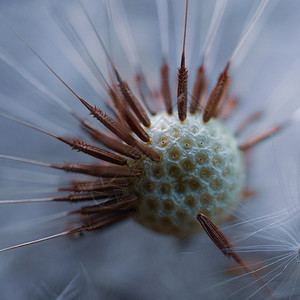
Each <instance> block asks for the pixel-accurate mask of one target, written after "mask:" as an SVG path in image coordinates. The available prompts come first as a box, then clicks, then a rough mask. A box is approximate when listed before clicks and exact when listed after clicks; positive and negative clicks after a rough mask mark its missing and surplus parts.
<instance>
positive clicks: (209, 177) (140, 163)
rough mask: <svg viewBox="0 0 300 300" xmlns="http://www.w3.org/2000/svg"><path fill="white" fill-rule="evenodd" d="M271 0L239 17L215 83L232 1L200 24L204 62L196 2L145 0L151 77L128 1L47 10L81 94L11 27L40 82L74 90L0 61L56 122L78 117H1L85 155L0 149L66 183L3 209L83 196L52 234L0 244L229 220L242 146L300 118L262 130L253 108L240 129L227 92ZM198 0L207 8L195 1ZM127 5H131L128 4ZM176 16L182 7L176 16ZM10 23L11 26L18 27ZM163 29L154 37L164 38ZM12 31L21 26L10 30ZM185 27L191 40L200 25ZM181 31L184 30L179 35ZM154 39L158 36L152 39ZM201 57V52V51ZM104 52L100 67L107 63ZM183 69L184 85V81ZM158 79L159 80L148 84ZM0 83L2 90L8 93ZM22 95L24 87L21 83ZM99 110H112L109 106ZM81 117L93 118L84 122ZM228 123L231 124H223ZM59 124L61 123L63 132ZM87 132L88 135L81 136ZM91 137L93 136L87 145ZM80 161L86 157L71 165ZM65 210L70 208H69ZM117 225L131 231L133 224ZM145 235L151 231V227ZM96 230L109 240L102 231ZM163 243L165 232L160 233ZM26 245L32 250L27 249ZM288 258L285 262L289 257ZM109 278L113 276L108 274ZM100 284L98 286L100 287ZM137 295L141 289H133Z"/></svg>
mask: <svg viewBox="0 0 300 300" xmlns="http://www.w3.org/2000/svg"><path fill="white" fill-rule="evenodd" d="M267 2H268V1H262V2H261V3H260V4H259V5H258V7H255V9H252V11H253V14H252V17H250V18H249V20H250V21H249V22H248V23H246V25H245V28H244V32H243V33H242V34H241V36H240V39H239V41H237V42H236V43H233V48H232V49H231V50H230V51H231V53H229V55H228V56H227V57H226V60H224V62H223V64H222V65H221V67H220V70H221V69H223V71H220V70H219V71H218V72H219V73H220V75H219V79H218V80H216V79H217V77H216V76H217V75H216V76H215V77H214V80H213V79H212V78H211V73H212V70H211V64H210V60H209V59H210V58H211V56H212V54H213V52H214V47H213V46H215V41H216V40H217V33H218V30H221V26H220V24H222V21H223V17H224V14H225V13H226V12H227V9H228V6H229V3H228V4H227V2H226V1H224V2H223V1H217V2H216V4H215V8H214V12H213V13H212V16H211V21H210V24H211V25H210V26H207V27H209V29H208V30H207V32H208V33H207V36H206V41H205V43H204V49H202V50H201V51H199V52H201V53H202V55H201V59H199V61H195V62H194V61H193V60H192V55H188V54H191V53H192V51H191V48H189V47H190V45H191V43H190V37H189V35H190V33H191V32H192V30H191V28H193V26H194V28H197V26H196V25H195V24H196V23H193V19H192V17H190V16H193V8H194V7H198V6H197V5H198V3H196V2H193V1H190V3H189V1H186V2H185V4H186V6H185V9H184V12H185V14H184V13H183V10H181V9H178V7H177V8H176V9H175V5H174V3H173V2H171V1H169V2H168V1H157V4H156V5H154V4H153V5H152V6H151V4H150V3H152V2H150V3H148V4H149V5H150V6H149V7H150V8H151V7H152V9H154V10H155V11H156V10H157V12H158V18H159V22H158V23H159V26H158V28H157V29H158V30H160V32H161V36H160V39H161V44H162V50H161V52H162V55H161V56H162V59H161V60H159V62H158V64H156V69H157V70H156V71H157V72H156V75H155V76H153V74H151V71H150V70H151V68H149V70H148V68H147V67H146V63H144V60H143V59H141V58H140V57H139V56H140V54H141V53H140V52H139V45H138V42H139V40H138V39H136V38H134V32H135V30H136V29H137V27H138V26H132V24H131V23H132V20H131V19H130V18H129V17H128V16H127V14H130V15H131V13H130V12H129V11H128V10H129V7H127V6H126V7H123V4H125V2H124V3H123V2H122V3H121V2H120V3H119V5H117V4H116V3H115V2H114V1H113V2H111V3H108V2H107V3H105V4H106V6H105V8H106V9H107V10H105V9H104V10H103V9H102V10H100V9H99V8H100V6H101V7H102V3H98V2H97V1H95V2H91V3H83V4H81V5H77V4H76V5H75V4H74V5H73V4H70V5H71V7H72V10H64V9H60V8H59V9H58V10H55V12H54V13H52V15H54V16H55V22H56V26H57V25H58V27H59V28H60V30H62V31H63V34H64V35H62V37H63V39H64V44H68V45H69V50H70V54H68V55H67V60H69V61H70V62H71V65H70V64H69V63H67V62H66V65H68V66H69V67H70V68H74V67H75V68H76V69H77V70H79V73H80V74H81V75H83V79H84V81H85V83H87V84H88V85H89V88H87V89H82V88H81V82H80V83H78V82H77V84H76V83H75V81H78V80H77V79H75V80H74V82H73V81H72V80H69V78H68V77H67V76H65V75H64V74H63V73H64V70H62V68H60V66H54V65H53V63H52V62H51V61H49V60H48V58H47V56H45V55H43V54H40V53H42V52H41V51H40V49H37V48H36V46H35V45H33V44H32V43H31V42H27V37H25V36H24V37H23V34H19V33H12V32H10V34H11V35H12V36H14V39H15V40H19V42H20V43H21V44H22V47H23V49H24V51H25V50H26V51H27V50H29V52H30V53H31V54H30V55H31V59H33V58H34V59H37V60H39V67H38V68H39V69H41V66H43V67H45V70H46V71H47V76H48V78H47V80H49V81H50V79H49V78H50V76H49V75H50V74H51V73H52V74H51V76H52V77H53V75H54V78H55V77H56V79H58V81H60V84H62V86H63V87H64V88H66V90H67V91H68V92H71V96H72V98H70V99H69V98H68V97H69V95H68V94H67V93H66V90H64V91H63V92H62V93H64V96H57V95H56V94H60V92H59V91H56V89H59V88H60V87H58V85H53V86H55V88H53V87H52V83H51V84H50V83H47V84H45V83H43V80H42V78H39V75H38V73H39V72H37V74H36V75H35V73H34V71H31V72H32V73H30V72H28V71H27V70H26V68H24V67H23V66H22V63H19V62H15V61H14V59H11V58H10V55H8V54H6V53H5V52H1V55H0V58H1V59H2V60H3V61H4V64H5V63H6V64H7V65H9V66H10V67H12V69H13V70H14V71H15V73H16V74H19V75H21V77H22V80H23V83H24V78H25V79H26V84H30V85H31V90H35V92H36V91H38V93H42V97H45V98H46V99H47V101H49V100H50V101H52V104H53V106H54V105H57V107H58V111H59V114H60V115H61V121H63V120H64V118H69V117H71V118H70V119H72V121H71V122H73V123H70V124H69V125H68V124H63V125H58V124H60V123H59V122H58V120H56V117H53V124H52V123H51V121H49V120H51V117H52V116H51V115H50V113H49V114H48V115H46V114H44V116H45V120H43V119H42V120H41V117H40V116H39V117H33V118H29V119H28V117H27V116H26V115H25V114H22V111H20V110H19V109H16V110H14V109H12V106H11V105H9V104H7V103H5V104H4V105H3V110H4V111H8V113H7V112H3V110H2V112H1V116H2V117H4V118H6V119H9V121H13V122H17V123H19V124H21V125H22V126H25V127H29V128H31V129H34V131H37V134H38V136H37V138H38V139H40V140H42V139H44V138H47V137H48V138H52V139H53V138H54V140H56V143H58V142H59V141H60V142H63V144H67V145H69V146H71V147H72V149H74V150H77V151H78V152H83V153H84V154H85V155H86V156H85V155H84V154H81V156H79V155H80V154H78V156H76V157H75V158H74V159H73V155H72V159H71V157H70V161H72V162H70V161H68V162H61V159H60V157H58V156H57V157H56V158H57V160H58V161H56V160H55V159H53V157H52V158H51V157H48V158H47V157H46V155H45V158H43V159H38V158H36V157H35V156H34V154H33V156H32V157H33V158H34V159H26V158H25V157H27V155H26V153H25V152H24V153H20V154H18V155H14V152H13V151H11V152H8V153H7V154H5V151H3V152H2V151H1V152H2V154H1V155H0V158H2V159H5V160H10V161H13V162H14V163H16V164H17V162H19V163H24V164H29V165H30V166H32V168H38V167H40V168H43V169H44V170H45V171H44V172H51V170H52V171H54V170H57V171H61V172H63V171H64V172H65V175H64V182H62V183H61V184H60V185H59V186H56V189H55V193H52V194H50V195H45V194H44V195H42V196H40V195H39V194H38V196H37V197H31V198H30V197H29V198H26V197H20V198H18V199H15V200H14V199H11V200H9V198H10V196H9V195H4V196H3V198H2V200H1V201H0V203H1V204H8V203H18V205H21V204H20V203H25V202H31V203H33V202H42V203H43V204H45V205H47V202H50V203H49V205H51V202H71V203H77V202H78V203H77V204H74V205H76V207H75V208H72V209H70V210H69V213H67V214H64V216H62V219H64V220H65V221H64V222H65V224H64V225H62V226H60V230H59V231H54V233H51V234H48V235H47V234H46V235H45V234H44V236H43V237H37V238H34V237H32V238H31V240H29V241H27V242H26V241H25V242H22V240H20V242H19V244H16V245H15V246H10V245H8V246H5V247H3V248H2V250H1V251H2V252H3V251H7V250H12V249H15V248H24V246H29V245H32V244H37V243H40V242H45V241H47V240H50V239H51V240H53V239H56V238H58V237H62V236H77V235H78V234H82V233H85V232H89V231H98V230H100V229H102V228H103V227H107V226H109V225H112V224H115V223H119V222H121V221H123V220H125V219H129V218H131V217H132V218H133V219H134V220H135V221H137V222H138V223H140V224H142V225H144V226H145V227H147V228H148V229H151V230H152V231H155V232H159V233H164V234H168V235H173V236H177V237H180V238H187V237H190V236H192V235H194V234H195V233H198V232H200V231H201V230H202V227H201V226H200V224H199V223H198V222H197V215H198V214H205V215H207V216H209V218H210V219H211V220H212V221H213V222H214V223H217V224H220V223H222V222H224V221H225V220H228V219H229V218H230V217H231V216H232V215H233V214H234V209H235V208H236V207H237V206H238V204H239V202H240V201H241V199H242V198H243V197H244V196H246V194H247V191H246V188H247V187H246V184H247V182H246V166H245V165H246V164H245V162H244V158H243V153H242V151H246V150H248V149H250V148H252V147H254V146H255V145H256V144H258V143H260V142H261V141H263V140H265V139H267V138H269V137H271V136H273V135H274V134H275V133H277V132H279V131H281V129H283V128H285V127H286V126H287V125H293V124H294V123H295V122H298V118H297V116H298V114H297V111H296V112H295V113H294V114H293V115H292V117H288V115H287V116H286V117H285V118H283V121H282V119H280V120H278V121H277V120H275V123H272V124H265V126H261V124H259V121H260V120H261V119H263V118H261V119H259V118H258V114H257V113H255V114H252V115H251V113H249V114H248V112H247V114H244V115H243V120H242V122H240V123H239V124H237V123H238V122H235V123H234V122H233V121H232V120H234V118H235V116H234V114H235V115H239V114H240V112H239V111H238V110H237V111H235V110H236V109H238V104H239V103H240V99H238V100H237V98H236V95H235V94H234V93H233V91H231V89H230V88H231V86H230V84H231V81H232V82H234V79H235V77H236V75H235V74H234V73H233V72H232V69H231V68H232V67H233V66H234V64H235V60H236V58H237V57H238V55H239V53H240V52H242V51H243V47H244V46H245V45H244V44H245V43H247V37H248V35H249V34H251V32H252V30H253V28H255V26H257V22H258V20H259V17H261V15H262V13H263V10H264V8H265V7H266V4H267ZM128 5H130V4H128ZM145 5H146V4H145ZM178 5H179V4H178ZM202 5H203V6H204V5H207V4H205V3H202ZM173 6H174V7H173ZM179 6H180V5H179ZM102 8H103V7H102ZM173 8H174V12H175V13H176V14H178V16H177V17H178V20H179V22H180V23H182V24H183V25H182V26H181V28H180V31H181V32H182V33H183V35H182V36H181V37H180V40H181V47H182V52H181V54H180V56H181V59H177V60H176V63H174V59H172V55H173V54H174V53H173V52H175V51H174V50H176V49H174V48H176V47H174V44H175V43H173V41H172V34H173V31H176V30H177V29H176V24H175V23H176V22H175V21H174V20H173V18H175V15H174V16H173ZM130 9H134V8H133V7H131V6H130ZM96 11H98V13H99V14H101V16H102V17H103V19H109V22H113V24H114V30H116V33H117V36H118V39H119V40H117V41H115V40H113V38H111V35H113V29H112V28H109V29H108V31H109V32H108V34H107V36H106V34H104V31H105V30H103V28H102V27H101V25H100V24H99V23H100V22H102V19H101V18H100V16H98V15H97V14H96V15H95V14H94V13H95V12H96ZM197 11H198V10H197ZM179 12H180V13H182V15H181V16H180V17H179ZM155 14H156V13H155ZM110 18H112V20H111V19H110ZM81 21H82V22H81ZM176 21H177V19H176ZM51 22H53V20H52V21H51ZM190 24H191V25H190ZM3 25H4V24H3ZM79 25H80V26H79ZM99 25H100V26H99ZM51 26H52V25H51ZM53 26H54V25H53ZM4 27H5V25H4ZM12 27H13V28H14V25H13V26H12ZM53 28H55V27H53ZM174 28H175V29H174ZM182 29H183V30H182ZM56 30H57V28H56ZM158 30H157V32H156V36H157V35H159V34H158ZM8 31H9V29H8ZM13 31H14V29H13ZM131 31H132V32H131ZM16 32H19V30H18V29H17V30H16ZM176 33H177V32H176ZM192 33H193V34H194V35H196V37H198V33H197V30H196V29H195V30H194V32H192ZM177 35H178V36H180V34H179V33H178V34H177ZM108 39H110V40H109V41H108ZM154 42H155V41H154V40H153V41H152V44H154ZM115 43H116V44H117V45H119V46H120V45H122V46H123V47H124V51H125V55H121V56H120V55H119V54H118V55H116V54H115V51H114V48H115V46H114V44H115ZM172 43H173V45H172ZM194 43H196V41H194ZM70 45H71V46H70ZM171 45H172V46H171ZM172 48H173V49H172ZM64 49H66V48H65V47H64ZM63 51H65V50H63ZM244 51H245V50H244ZM221 52H223V51H221ZM99 53H101V55H99ZM242 54H244V53H242ZM100 56H101V57H100ZM125 56H127V57H128V60H129V62H130V65H129V66H127V68H124V69H123V68H122V67H119V65H120V59H119V58H120V57H122V59H123V60H125V59H124V58H125ZM197 56H198V57H199V54H198V55H197ZM104 57H105V60H106V61H107V65H106V66H107V67H105V64H104V63H103V61H102V60H103V58H104ZM72 64H74V65H73V66H72ZM178 66H179V68H178V74H177V83H175V78H174V77H173V75H174V74H175V69H176V68H177V67H178ZM39 71H40V70H39ZM49 73H50V74H49ZM152 73H153V72H152ZM188 73H189V81H188V80H187V74H188ZM130 74H131V75H132V76H130ZM19 75H18V76H19ZM130 77H131V78H132V80H131V79H130ZM153 78H159V79H160V80H157V82H155V79H153ZM16 81H17V80H16ZM79 81H81V80H79ZM213 84H215V86H213ZM14 85H17V83H14ZM48 85H49V87H48ZM32 87H34V89H32ZM3 90H4V91H5V89H4V88H3ZM86 91H88V92H86ZM20 92H21V93H22V92H23V91H22V89H20ZM8 94H9V93H8ZM99 95H100V96H101V98H103V99H104V100H105V103H106V105H107V107H105V104H103V102H102V104H101V103H99V102H98V103H97V104H96V105H95V106H94V104H92V103H94V102H95V101H94V99H95V96H96V97H99ZM10 97H11V96H10ZM8 98H9V97H8ZM61 99H63V100H61ZM37 103H39V102H38V101H37ZM108 103H109V104H108ZM78 104H81V105H83V106H84V107H85V111H82V112H79V110H80V109H81V108H80V107H79V106H77V105H78ZM34 105H35V104H34ZM34 105H33V106H34ZM71 107H72V108H71ZM73 107H74V108H73ZM162 107H163V109H162ZM17 110H18V111H17ZM33 110H35V107H33ZM176 110H177V111H176ZM62 111H63V114H62ZM106 111H109V112H107V113H106ZM66 112H67V114H65V113H66ZM88 113H89V114H90V115H91V117H90V118H89V119H85V117H86V115H87V114H88ZM32 115H33V116H34V114H32ZM36 115H37V114H36ZM48 117H49V120H48ZM46 119H47V120H46ZM25 120H26V121H25ZM39 120H41V121H39ZM225 121H226V122H227V123H226V124H225ZM13 122H11V123H9V124H12V123H13ZM75 122H77V123H76V124H75ZM230 122H232V124H231V125H229V126H228V124H230ZM56 123H57V124H56ZM62 123H64V122H62ZM65 123H67V122H65ZM78 123H79V126H78ZM232 125H234V126H232ZM267 125H268V126H267ZM254 126H256V128H258V133H257V134H253V133H252V132H251V134H249V131H251V130H249V129H252V128H254ZM75 127H76V128H80V127H81V129H83V131H82V132H81V133H79V131H78V132H77V129H75ZM232 127H235V129H234V131H233V132H237V133H238V134H239V136H240V137H241V138H240V137H239V139H238V140H237V138H236V137H235V136H234V135H233V134H232V133H231V130H229V129H228V128H232ZM62 128H66V129H64V131H62V130H61V129H62ZM268 128H270V129H268ZM247 130H248V131H247ZM83 134H86V136H85V137H81V135H83ZM88 137H90V138H91V139H92V140H93V141H88ZM99 144H101V145H99ZM56 145H57V144H56ZM57 147H61V146H57ZM60 149H63V148H60ZM62 151H65V150H62ZM45 153H46V152H45ZM87 156H89V158H87ZM80 159H86V160H87V161H84V162H78V161H80ZM3 164H5V162H4V163H3ZM67 173H69V174H67ZM55 174H57V173H55ZM2 177H5V175H2ZM67 179H68V180H69V183H68V184H67V183H66V181H67ZM20 189H21V187H20ZM41 194H42V189H41ZM42 203H41V204H42ZM32 205H38V204H32ZM15 207H18V206H15ZM31 207H33V206H31ZM63 207H64V210H65V207H66V206H63ZM58 209H60V208H58ZM129 224H131V223H129ZM56 225H61V224H58V223H57V224H56ZM120 226H121V225H120ZM123 226H124V227H125V228H126V226H128V223H127V224H126V225H125V224H124V225H123ZM129 226H134V225H129ZM33 227H34V224H33ZM55 227H56V228H57V227H58V226H55ZM34 229H37V228H34ZM129 229H130V228H129ZM109 230H114V229H109ZM120 230H121V229H120ZM131 230H132V229H130V230H129V232H130V233H131V232H134V230H133V231H131ZM138 230H142V229H138ZM125 231H127V230H125ZM99 232H101V231H99ZM109 232H111V231H109ZM143 233H144V234H145V235H147V234H149V233H147V232H146V230H145V231H143ZM103 234H104V235H105V231H103ZM124 235H126V234H125V233H123V234H122V236H124ZM153 235H154V233H153ZM158 238H160V237H158ZM162 238H165V239H168V238H167V237H165V236H164V237H162ZM114 239H116V240H117V239H119V237H118V236H117V237H116V236H115V237H114ZM23 240H24V237H23ZM120 240H121V238H120ZM107 242H108V241H107ZM124 243H125V242H124ZM228 243H229V241H228ZM228 243H227V244H228ZM49 244H50V243H49ZM105 244H107V243H105ZM124 245H125V244H124ZM124 245H123V246H124ZM50 247H51V246H50ZM102 247H103V248H102ZM105 247H108V246H107V245H106V246H105ZM105 247H104V246H103V245H102V246H101V247H100V248H102V249H99V251H100V252H103V251H104V250H103V249H105ZM126 247H129V246H126ZM28 248H33V246H30V247H28ZM223 248H224V247H223ZM225 248H226V247H225ZM24 249H25V248H24ZM107 249H108V248H107ZM237 249H238V248H237ZM221 250H222V249H221ZM223 250H224V249H223ZM131 253H132V252H131ZM102 254H103V253H102ZM87 255H88V254H87ZM131 255H132V254H131ZM100 256H101V254H100ZM231 256H235V255H231ZM241 256H242V255H241ZM286 258H287V259H290V257H288V256H287V257H286ZM238 261H239V262H241V261H242V260H238ZM289 262H290V261H289ZM246 265H247V262H246V263H243V266H244V267H245V268H246V270H251V266H249V267H248V266H246ZM266 266H268V263H267V264H266ZM264 267H265V266H263V267H262V268H264ZM99 268H101V263H99ZM126 270H128V268H126ZM126 270H124V272H125V271H126ZM73 274H74V272H73ZM199 276H200V274H199ZM125 277H126V278H127V277H128V276H124V278H125ZM152 277H153V276H152ZM258 277H260V275H258ZM66 278H70V276H67V277H66ZM106 278H108V279H107V280H109V274H107V277H106ZM105 280H106V279H104V283H103V286H107V283H105ZM124 280H125V281H123V283H122V284H120V286H124V287H125V286H126V283H127V282H126V280H128V279H124ZM257 281H258V282H260V287H259V285H256V288H257V289H261V290H267V289H268V284H269V282H271V281H272V280H271V281H270V280H264V278H262V279H257ZM166 282H168V280H166V281H165V282H164V281H162V282H160V284H161V289H166V288H167V287H166ZM252 283H254V284H257V282H256V280H255V279H253V278H252V281H251V283H250V284H252ZM66 284H67V283H66ZM294 286H296V284H295V285H294ZM139 288H140V287H139ZM173 288H174V290H173V291H172V293H174V295H176V289H179V287H178V288H177V287H176V288H175V287H172V289H173ZM140 289H141V288H140ZM294 289H295V288H294ZM157 292H159V288H158V290H157ZM126 293H129V291H126V292H125V291H124V294H126ZM131 293H133V292H131ZM135 293H136V295H138V288H137V289H136V290H135ZM132 295H133V294H132ZM151 295H155V292H154V291H153V292H152V294H151ZM254 295H255V293H253V294H251V293H250V294H249V295H248V296H250V297H251V296H254ZM268 295H269V294H268ZM149 297H150V296H149ZM150 298H151V297H150Z"/></svg>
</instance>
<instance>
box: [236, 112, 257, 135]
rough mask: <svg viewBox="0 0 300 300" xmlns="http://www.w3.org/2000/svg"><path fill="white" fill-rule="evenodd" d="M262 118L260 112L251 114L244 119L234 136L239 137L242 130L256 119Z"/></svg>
mask: <svg viewBox="0 0 300 300" xmlns="http://www.w3.org/2000/svg"><path fill="white" fill-rule="evenodd" d="M261 117H262V112H260V111H259V112H255V113H253V114H251V115H250V116H249V117H248V118H246V119H245V120H244V121H243V122H242V123H241V125H240V126H239V127H238V129H237V131H236V135H240V134H241V133H242V132H243V130H244V129H245V128H246V127H247V126H248V125H249V124H250V123H252V122H253V121H256V120H258V119H260V118H261Z"/></svg>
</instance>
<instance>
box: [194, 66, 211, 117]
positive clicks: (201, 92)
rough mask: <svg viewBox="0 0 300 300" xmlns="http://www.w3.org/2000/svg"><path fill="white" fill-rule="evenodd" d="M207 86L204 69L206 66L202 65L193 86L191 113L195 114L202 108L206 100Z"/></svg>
mask: <svg viewBox="0 0 300 300" xmlns="http://www.w3.org/2000/svg"><path fill="white" fill-rule="evenodd" d="M206 86H207V83H206V77H205V70H204V66H203V65H201V66H200V67H199V68H198V72H197V77H196V81H195V84H194V88H193V94H192V101H191V106H190V113H191V114H194V113H196V112H197V111H199V110H200V108H201V106H202V104H203V101H204V96H205V92H206Z"/></svg>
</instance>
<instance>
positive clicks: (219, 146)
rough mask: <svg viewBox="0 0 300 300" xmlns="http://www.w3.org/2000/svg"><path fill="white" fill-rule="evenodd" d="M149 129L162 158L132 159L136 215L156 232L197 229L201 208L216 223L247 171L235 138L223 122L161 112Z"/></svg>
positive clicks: (180, 233)
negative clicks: (138, 174)
mask: <svg viewBox="0 0 300 300" xmlns="http://www.w3.org/2000/svg"><path fill="white" fill-rule="evenodd" d="M151 124H153V125H152V126H151V128H149V129H147V132H148V134H149V135H150V137H151V142H150V145H151V146H152V147H153V149H154V150H155V151H156V152H158V153H160V155H161V161H160V162H158V163H155V162H153V161H151V160H150V159H149V158H145V157H143V158H141V159H140V160H139V161H131V162H130V166H131V167H134V168H139V169H142V170H143V171H144V172H143V175H142V176H141V177H139V178H135V179H134V180H133V181H132V187H131V189H132V191H131V192H132V193H134V194H136V195H138V197H139V201H138V205H137V213H136V215H135V216H134V219H135V220H136V221H137V222H139V223H140V224H142V225H144V226H146V227H148V228H149V229H152V230H154V231H157V232H160V233H166V234H173V235H176V236H180V237H187V236H190V235H192V234H194V233H197V232H199V231H201V226H200V225H199V223H198V222H197V220H196V216H197V214H198V213H199V212H202V213H204V214H206V215H207V216H208V217H210V218H211V219H212V220H213V221H214V222H216V223H219V222H221V221H223V220H224V219H226V217H227V216H229V215H230V213H231V211H232V208H233V207H234V206H235V205H237V203H238V200H239V199H240V198H241V196H242V191H243V187H244V183H245V170H244V164H243V159H242V157H241V153H240V151H239V149H238V146H237V143H236V140H235V138H234V137H233V136H232V134H231V133H230V132H229V130H228V129H227V128H226V127H225V126H224V125H223V124H222V122H220V121H218V120H215V119H212V120H210V121H209V122H208V123H207V124H204V123H203V122H202V116H201V115H200V114H197V115H189V116H188V117H187V119H186V120H185V121H184V122H183V123H182V122H180V121H179V119H178V117H177V116H175V115H171V116H170V115H167V114H159V115H157V116H155V117H152V119H151Z"/></svg>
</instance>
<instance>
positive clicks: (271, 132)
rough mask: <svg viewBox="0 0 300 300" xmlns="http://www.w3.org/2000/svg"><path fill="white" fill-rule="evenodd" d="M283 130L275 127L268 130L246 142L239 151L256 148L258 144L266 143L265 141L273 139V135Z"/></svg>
mask: <svg viewBox="0 0 300 300" xmlns="http://www.w3.org/2000/svg"><path fill="white" fill-rule="evenodd" d="M281 129H282V127H281V126H279V125H278V126H275V127H273V128H271V129H268V130H266V131H264V132H262V133H260V134H258V135H256V136H254V137H252V138H250V139H249V140H248V141H247V142H245V143H244V144H242V145H240V146H239V149H240V150H241V151H246V150H248V149H250V148H252V147H253V146H255V145H256V144H258V143H259V142H261V141H264V140H265V139H267V138H269V137H271V136H272V135H274V134H275V133H277V132H279V131H280V130H281Z"/></svg>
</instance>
